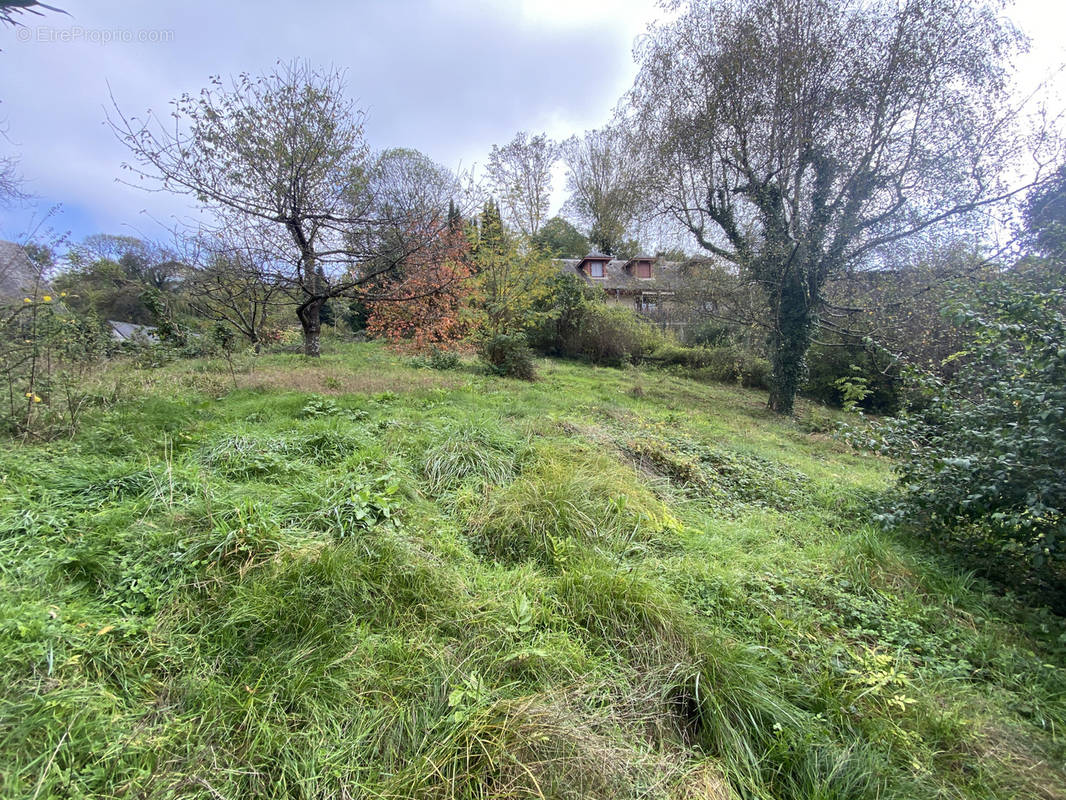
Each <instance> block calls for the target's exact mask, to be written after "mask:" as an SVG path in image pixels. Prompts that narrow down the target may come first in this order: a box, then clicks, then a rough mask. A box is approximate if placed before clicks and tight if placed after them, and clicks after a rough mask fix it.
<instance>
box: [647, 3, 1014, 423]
mask: <svg viewBox="0 0 1066 800" xmlns="http://www.w3.org/2000/svg"><path fill="white" fill-rule="evenodd" d="M676 5H678V6H679V14H678V15H677V16H676V17H675V18H674V19H673V20H672V21H670V22H667V23H664V24H662V25H660V26H659V27H657V28H656V29H654V30H653V32H652V34H651V35H650V37H648V39H647V41H646V43H645V44H644V46H643V49H642V51H641V53H640V55H639V59H640V73H639V76H638V78H637V82H636V85H635V87H634V89H633V92H632V94H631V101H632V102H631V108H632V110H633V115H634V117H635V121H636V122H637V123H638V124H637V125H636V126H635V127H634V129H639V130H641V131H642V132H643V134H644V135H645V137H646V139H645V143H646V144H645V152H648V153H651V154H653V155H654V159H653V160H654V163H653V165H652V166H653V167H654V172H655V174H656V175H657V177H658V186H657V189H656V197H658V198H660V199H661V201H662V210H663V211H664V212H665V213H667V214H669V215H671V216H672V217H674V218H676V219H677V220H679V221H680V222H681V223H682V224H684V225H685V227H687V228H688V230H689V231H691V232H692V234H694V236H695V238H696V240H697V241H698V242H699V244H700V245H701V246H702V247H703V248H704V249H705V250H706V251H708V252H709V253H711V254H713V255H715V256H717V257H719V258H721V259H724V260H725V261H727V262H729V263H731V264H733V265H734V266H735V268H737V269H738V270H739V271H742V272H744V273H745V274H748V275H750V276H751V277H752V278H753V279H754V280H756V281H757V282H758V284H759V285H760V286H761V287H762V291H763V292H764V294H765V296H766V300H767V304H768V307H769V313H770V325H769V327H770V350H771V357H772V364H773V369H772V376H771V390H770V399H769V406H770V408H771V409H773V410H774V411H776V412H779V413H785V414H787V413H791V411H792V407H793V400H794V397H795V394H796V391H797V389H798V388H799V387H800V386H801V385H802V381H803V375H804V362H805V356H806V353H807V349H808V346H809V344H810V341H811V335H812V331H813V329H814V328H815V326H816V325H817V323H818V319H819V314H820V313H821V312H822V310H823V307H824V302H825V298H824V296H823V295H824V293H823V289H824V287H825V286H826V283H827V282H828V281H829V280H830V279H832V278H834V277H838V276H840V275H843V274H846V273H847V272H848V271H851V270H858V269H862V268H864V267H871V266H875V265H876V264H877V263H878V258H879V254H880V253H881V252H882V251H883V249H884V248H885V247H886V246H889V245H891V244H892V243H894V242H899V241H901V240H905V239H907V238H908V237H911V236H913V235H915V234H919V233H924V234H926V235H930V234H933V233H935V231H936V229H937V226H939V225H941V224H945V223H947V222H950V221H952V220H953V219H956V218H958V217H960V216H961V215H966V214H970V213H971V212H974V211H975V210H978V209H981V208H982V207H985V206H987V205H989V204H992V203H996V202H999V201H1002V200H1004V199H1006V198H1008V197H1009V196H1010V195H1011V192H1010V191H1009V190H1008V189H1006V188H1005V187H1004V186H1003V185H1002V183H1001V182H1000V180H999V175H1000V174H1001V169H1002V166H1003V164H1004V163H1005V162H1007V161H1009V160H1010V159H1011V158H1012V157H1013V155H1014V153H1013V152H1012V148H1014V147H1016V146H1017V144H1016V142H1017V140H1016V139H1015V138H1014V131H1013V130H1012V125H1011V122H1012V118H1013V116H1014V115H1015V112H1014V111H1013V110H1012V107H1013V100H1012V97H1011V94H1010V91H1011V87H1010V84H1009V80H1008V78H1009V66H1010V56H1011V54H1012V53H1013V52H1015V51H1016V50H1017V49H1018V48H1019V47H1020V46H1021V45H1022V42H1021V39H1020V36H1019V35H1018V34H1017V33H1016V32H1015V31H1014V30H1013V29H1012V28H1011V27H1010V25H1009V24H1008V23H1007V22H1005V20H1004V19H1003V18H1002V17H1001V16H1000V15H999V14H998V9H997V8H996V7H993V6H991V5H988V4H985V3H983V2H976V1H975V0H898V2H897V1H896V0H870V1H869V2H859V0H689V1H688V2H683V3H678V4H676Z"/></svg>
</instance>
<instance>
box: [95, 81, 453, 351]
mask: <svg viewBox="0 0 1066 800" xmlns="http://www.w3.org/2000/svg"><path fill="white" fill-rule="evenodd" d="M171 117H172V121H171V122H170V123H169V124H164V123H163V122H162V121H161V120H158V119H156V118H154V117H153V116H151V115H150V114H149V116H148V118H147V119H146V120H144V121H138V120H136V119H135V118H129V117H127V116H125V115H124V114H123V113H122V112H121V111H119V110H117V109H116V115H115V118H114V120H113V121H112V122H113V127H114V129H115V131H116V133H117V134H118V136H119V137H120V138H121V139H122V140H123V141H124V142H125V144H126V145H127V146H128V147H129V149H130V151H131V152H132V153H133V155H134V163H133V164H132V165H127V166H129V168H130V169H132V170H133V171H134V172H135V173H136V174H138V175H139V176H142V177H145V178H148V179H149V180H150V181H152V182H153V185H154V186H155V187H156V188H158V189H162V190H168V191H173V192H178V193H182V194H188V195H191V196H192V197H194V198H195V199H196V200H197V201H199V203H200V204H201V205H202V206H203V208H204V210H205V211H207V212H208V219H209V220H210V222H209V223H208V224H207V227H208V228H209V229H210V230H208V231H207V233H208V234H212V233H214V234H225V235H226V236H229V235H231V234H233V233H235V232H236V233H239V236H240V238H241V239H242V240H243V241H246V242H252V241H254V242H255V248H256V250H257V251H258V252H260V253H261V254H262V261H261V262H260V265H259V269H261V270H262V272H263V274H264V277H265V278H266V279H268V280H270V281H271V282H273V283H275V284H276V285H278V286H279V287H281V288H282V290H283V291H284V292H285V293H286V294H287V295H288V297H289V298H290V300H291V302H292V303H293V305H294V306H295V310H296V315H297V317H298V318H299V320H300V324H301V326H302V328H303V335H304V352H305V354H307V355H309V356H317V355H318V354H319V351H320V334H321V327H322V309H323V307H324V306H325V305H326V303H327V302H328V301H329V300H330V299H331V298H335V297H344V296H353V295H357V294H358V293H359V292H360V290H361V288H362V287H366V286H368V285H371V284H373V283H374V282H375V281H376V279H377V278H378V276H380V275H381V274H383V273H385V272H388V271H390V270H394V269H396V268H397V266H398V265H400V264H401V263H402V262H403V261H404V260H405V259H407V258H410V257H413V256H415V255H417V257H418V259H419V262H420V263H422V264H424V263H426V262H427V261H432V260H433V258H434V257H435V255H434V251H436V250H442V251H443V250H444V249H445V248H444V247H443V246H442V245H441V242H442V241H443V238H442V237H441V236H440V235H439V234H440V232H441V230H442V229H443V228H444V227H445V226H446V225H447V218H446V209H444V210H442V212H441V214H440V215H439V216H438V217H427V216H426V215H424V214H423V213H421V211H422V209H421V207H419V208H418V210H417V212H412V210H411V208H410V207H405V205H404V204H403V203H396V202H391V203H390V202H388V199H387V198H385V197H383V196H382V192H383V191H384V187H386V186H387V185H388V182H387V181H382V180H380V178H381V176H382V172H381V171H380V170H375V169H374V167H375V163H374V160H373V159H372V158H371V154H370V151H369V148H368V147H367V145H366V143H365V141H364V138H363V114H362V112H360V111H357V110H356V109H355V108H354V106H353V104H352V102H351V101H350V100H348V99H347V98H346V96H345V93H344V81H343V77H342V74H341V73H340V72H338V71H337V70H333V69H328V70H319V69H316V68H314V67H312V66H310V65H308V64H306V63H304V62H293V63H290V64H282V65H279V66H278V67H277V68H276V69H275V70H274V71H273V72H271V73H270V74H268V75H264V76H259V77H255V76H250V75H241V76H239V77H238V78H236V79H234V80H233V81H231V82H230V83H228V84H223V82H222V81H221V80H220V79H218V78H215V79H213V80H212V82H211V86H209V87H208V88H206V89H204V90H203V91H201V92H200V93H199V94H197V95H183V96H182V97H180V98H179V99H178V100H177V101H176V102H175V103H174V104H173V110H172V112H171Z"/></svg>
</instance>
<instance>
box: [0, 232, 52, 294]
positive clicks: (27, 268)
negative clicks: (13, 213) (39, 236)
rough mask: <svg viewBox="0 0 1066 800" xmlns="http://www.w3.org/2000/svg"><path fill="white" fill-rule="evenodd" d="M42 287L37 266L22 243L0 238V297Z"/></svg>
mask: <svg viewBox="0 0 1066 800" xmlns="http://www.w3.org/2000/svg"><path fill="white" fill-rule="evenodd" d="M35 287H36V288H37V289H38V290H41V289H44V288H45V284H43V282H42V281H41V280H40V276H39V275H38V273H37V268H36V267H35V266H34V264H33V262H32V261H30V257H29V256H28V255H26V251H25V249H23V247H22V245H20V244H16V243H15V242H5V241H3V240H0V299H8V300H10V299H11V298H14V297H18V296H19V295H27V294H33V292H34V288H35Z"/></svg>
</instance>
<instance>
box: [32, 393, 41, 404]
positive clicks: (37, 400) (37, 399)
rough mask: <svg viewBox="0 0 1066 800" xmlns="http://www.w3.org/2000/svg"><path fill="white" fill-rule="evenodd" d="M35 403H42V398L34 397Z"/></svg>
mask: <svg viewBox="0 0 1066 800" xmlns="http://www.w3.org/2000/svg"><path fill="white" fill-rule="evenodd" d="M33 402H35V403H39V402H41V398H40V397H38V396H37V395H34V396H33Z"/></svg>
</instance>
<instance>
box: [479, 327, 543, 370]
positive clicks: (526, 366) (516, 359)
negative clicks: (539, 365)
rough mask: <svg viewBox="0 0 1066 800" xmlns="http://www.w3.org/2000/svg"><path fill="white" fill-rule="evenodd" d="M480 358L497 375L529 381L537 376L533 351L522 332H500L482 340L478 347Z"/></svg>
mask: <svg viewBox="0 0 1066 800" xmlns="http://www.w3.org/2000/svg"><path fill="white" fill-rule="evenodd" d="M478 351H479V355H480V356H481V358H482V360H484V361H485V363H486V364H488V365H489V367H490V368H491V369H492V371H493V372H495V373H496V374H497V375H503V376H505V377H508V378H520V379H521V380H524V381H531V380H534V379H535V378H536V377H537V371H536V366H535V365H534V363H533V351H532V350H530V349H529V345H528V344H527V343H526V337H525V336H524V335H523V334H506V333H501V334H498V335H496V336H493V337H492V338H490V339H486V340H485V341H483V342H482V343H481V344H480V346H479V348H478Z"/></svg>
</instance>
